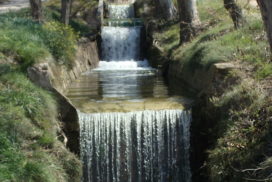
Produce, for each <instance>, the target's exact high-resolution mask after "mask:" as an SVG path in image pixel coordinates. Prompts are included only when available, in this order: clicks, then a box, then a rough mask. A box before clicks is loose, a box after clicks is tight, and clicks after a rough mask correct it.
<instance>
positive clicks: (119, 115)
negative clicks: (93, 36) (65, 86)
mask: <svg viewBox="0 0 272 182" xmlns="http://www.w3.org/2000/svg"><path fill="white" fill-rule="evenodd" d="M131 8H132V6H131V5H110V6H109V15H110V17H111V18H115V19H121V18H131V17H132V16H134V12H133V8H132V9H131ZM109 24H110V23H109ZM140 34H141V27H139V26H133V27H123V26H122V27H120V26H119V27H118V26H117V27H113V26H104V27H102V34H101V35H102V59H103V60H102V61H100V63H99V67H98V68H97V69H95V70H92V71H91V72H88V73H86V74H85V75H83V78H82V83H81V82H80V81H79V82H76V83H74V84H75V85H76V86H75V87H72V88H70V91H69V94H70V95H69V94H68V97H69V98H70V99H71V100H72V102H73V103H74V104H75V105H76V106H77V108H79V110H81V111H84V112H85V113H83V112H80V111H78V114H79V120H80V147H81V148H80V150H81V158H82V161H83V171H84V174H83V182H190V181H191V172H190V160H189V147H190V123H191V113H190V111H187V110H183V109H184V107H183V105H182V104H181V101H180V98H176V97H169V96H170V95H171V93H172V94H173V96H176V95H175V93H173V92H172V91H170V90H168V87H167V86H166V85H165V84H164V83H163V81H162V78H159V77H157V72H156V71H155V70H154V69H152V68H150V67H149V65H148V62H147V61H146V60H145V61H141V60H139V59H140ZM78 90H80V92H79V91H78ZM171 96H172V95H171ZM92 112H95V113H92Z"/></svg>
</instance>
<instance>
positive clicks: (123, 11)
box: [108, 4, 134, 19]
mask: <svg viewBox="0 0 272 182" xmlns="http://www.w3.org/2000/svg"><path fill="white" fill-rule="evenodd" d="M108 9H109V18H113V19H125V18H133V17H134V9H133V6H132V5H130V4H110V5H109V6H108Z"/></svg>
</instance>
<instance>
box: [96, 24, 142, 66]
mask: <svg viewBox="0 0 272 182" xmlns="http://www.w3.org/2000/svg"><path fill="white" fill-rule="evenodd" d="M140 31H141V27H110V26H106V27H103V28H102V33H101V36H102V59H103V61H134V60H139V57H140Z"/></svg>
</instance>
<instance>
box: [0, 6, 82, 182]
mask: <svg viewBox="0 0 272 182" xmlns="http://www.w3.org/2000/svg"><path fill="white" fill-rule="evenodd" d="M45 11H46V14H45V21H44V23H43V24H39V23H37V22H34V21H33V20H32V19H31V18H30V13H29V10H28V9H24V10H21V11H19V12H16V13H7V14H1V15H0V181H16V182H20V181H22V182H23V181H27V182H60V181H63V182H65V181H71V182H75V181H80V178H81V163H80V161H79V159H78V158H77V157H76V156H75V155H74V154H72V153H71V152H69V151H68V149H67V148H65V145H64V143H62V142H61V139H63V137H64V135H63V132H62V130H61V126H60V122H59V121H58V117H59V113H58V104H57V103H56V101H55V100H56V99H55V98H54V94H53V93H50V92H48V91H45V90H43V89H41V88H39V87H37V86H35V85H34V84H33V83H32V82H30V80H29V79H28V78H27V76H26V70H27V68H28V67H29V66H31V65H33V64H35V63H39V62H40V61H41V60H43V59H45V58H47V57H53V58H54V60H55V61H56V63H58V64H59V65H65V66H66V67H67V69H70V68H71V67H72V66H73V64H74V62H73V61H74V57H75V51H76V46H77V45H76V43H77V39H78V38H79V35H80V30H81V29H76V28H72V27H71V26H64V25H63V24H61V23H59V22H58V19H57V18H58V14H59V13H58V12H56V11H55V10H54V11H53V10H50V9H45ZM78 24H80V23H78Z"/></svg>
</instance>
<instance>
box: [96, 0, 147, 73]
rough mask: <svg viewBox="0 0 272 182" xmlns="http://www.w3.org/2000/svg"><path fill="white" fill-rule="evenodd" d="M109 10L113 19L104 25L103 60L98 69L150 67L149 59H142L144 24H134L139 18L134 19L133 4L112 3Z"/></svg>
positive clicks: (102, 35)
mask: <svg viewBox="0 0 272 182" xmlns="http://www.w3.org/2000/svg"><path fill="white" fill-rule="evenodd" d="M108 11H109V18H111V19H108V20H107V22H108V25H109V26H103V27H102V32H101V38H102V43H101V50H102V61H100V64H99V67H98V69H97V70H105V69H115V70H116V69H142V68H150V67H149V65H148V63H147V61H143V60H140V59H141V58H140V57H141V54H140V53H141V49H140V47H141V30H142V26H134V25H137V21H139V20H135V19H133V18H134V9H133V5H131V4H119V5H116V4H110V5H109V6H108ZM127 18H130V19H129V20H128V19H127ZM112 19H114V20H112ZM133 22H135V23H133ZM138 23H139V22H138ZM111 25H112V26H111ZM116 25H117V26H116ZM131 25H132V26H131Z"/></svg>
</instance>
